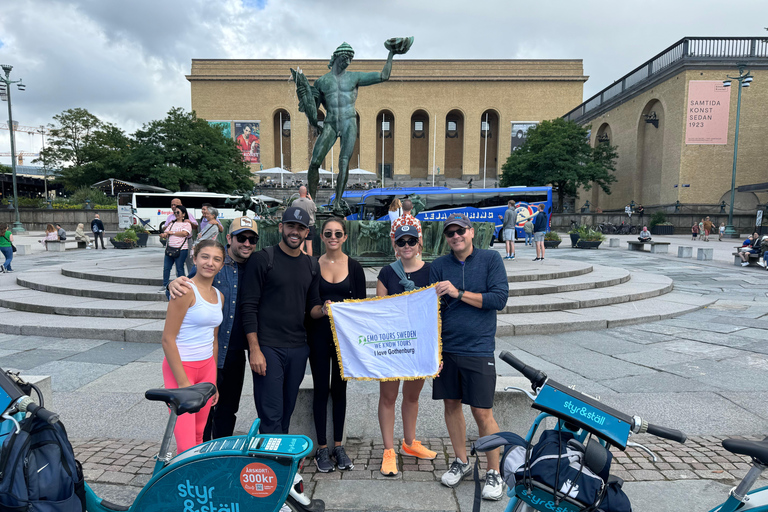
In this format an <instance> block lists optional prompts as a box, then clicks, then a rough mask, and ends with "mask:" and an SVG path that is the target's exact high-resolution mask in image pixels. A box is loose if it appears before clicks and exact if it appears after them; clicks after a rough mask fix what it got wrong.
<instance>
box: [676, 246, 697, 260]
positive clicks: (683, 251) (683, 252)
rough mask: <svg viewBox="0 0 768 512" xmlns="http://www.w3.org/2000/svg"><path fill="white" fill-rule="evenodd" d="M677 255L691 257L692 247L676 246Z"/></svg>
mask: <svg viewBox="0 0 768 512" xmlns="http://www.w3.org/2000/svg"><path fill="white" fill-rule="evenodd" d="M677 257H678V258H693V247H683V246H680V247H678V248H677Z"/></svg>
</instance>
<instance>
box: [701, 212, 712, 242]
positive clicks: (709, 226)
mask: <svg viewBox="0 0 768 512" xmlns="http://www.w3.org/2000/svg"><path fill="white" fill-rule="evenodd" d="M703 224H704V241H705V242H709V234H710V233H711V232H712V228H713V227H714V224H712V221H711V220H709V217H705V218H704V223H703Z"/></svg>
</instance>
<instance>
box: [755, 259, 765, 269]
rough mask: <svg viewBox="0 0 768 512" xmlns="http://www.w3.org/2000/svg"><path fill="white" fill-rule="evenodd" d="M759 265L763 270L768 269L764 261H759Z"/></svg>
mask: <svg viewBox="0 0 768 512" xmlns="http://www.w3.org/2000/svg"><path fill="white" fill-rule="evenodd" d="M757 264H758V265H760V266H761V267H763V268H766V265H765V261H763V260H758V261H757Z"/></svg>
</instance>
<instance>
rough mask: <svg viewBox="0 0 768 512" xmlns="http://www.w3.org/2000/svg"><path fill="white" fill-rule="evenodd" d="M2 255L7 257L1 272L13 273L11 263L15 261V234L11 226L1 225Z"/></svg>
mask: <svg viewBox="0 0 768 512" xmlns="http://www.w3.org/2000/svg"><path fill="white" fill-rule="evenodd" d="M0 253H2V254H3V256H4V257H5V262H4V263H3V264H2V265H0V271H2V272H3V273H5V272H13V269H12V268H11V261H13V232H12V231H11V226H10V224H7V223H3V224H0Z"/></svg>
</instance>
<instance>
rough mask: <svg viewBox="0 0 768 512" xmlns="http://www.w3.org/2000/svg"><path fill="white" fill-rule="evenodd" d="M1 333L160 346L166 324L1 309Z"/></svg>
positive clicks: (133, 319)
mask: <svg viewBox="0 0 768 512" xmlns="http://www.w3.org/2000/svg"><path fill="white" fill-rule="evenodd" d="M0 319H1V321H0V333H3V334H18V335H22V336H50V337H54V338H77V339H89V340H109V341H131V342H137V343H157V344H158V345H159V344H160V342H161V341H162V334H163V327H164V325H165V321H164V320H147V319H138V318H111V319H109V321H105V320H104V319H103V318H94V317H89V316H66V315H45V316H42V315H40V313H28V312H26V311H14V310H12V309H7V308H0Z"/></svg>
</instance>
